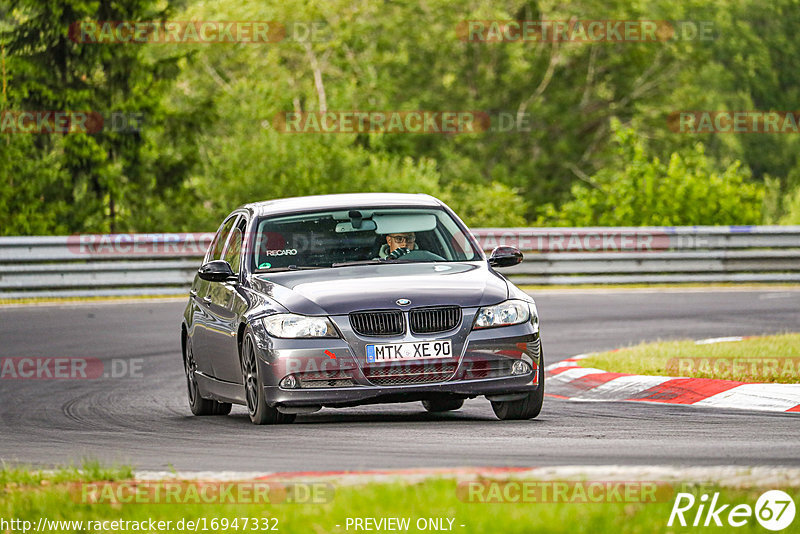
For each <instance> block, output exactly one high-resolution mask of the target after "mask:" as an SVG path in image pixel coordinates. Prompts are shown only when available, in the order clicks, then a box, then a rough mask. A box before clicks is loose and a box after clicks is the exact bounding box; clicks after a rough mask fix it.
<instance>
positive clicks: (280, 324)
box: [263, 313, 339, 338]
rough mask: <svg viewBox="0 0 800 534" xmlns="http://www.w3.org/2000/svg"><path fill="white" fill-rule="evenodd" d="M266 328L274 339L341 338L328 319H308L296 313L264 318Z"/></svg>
mask: <svg viewBox="0 0 800 534" xmlns="http://www.w3.org/2000/svg"><path fill="white" fill-rule="evenodd" d="M263 322H264V328H266V329H267V332H269V335H271V336H273V337H284V338H301V337H339V334H337V333H336V329H335V328H334V327H333V324H332V323H331V321H330V319H328V318H327V317H307V316H305V315H296V314H294V313H278V314H275V315H270V316H268V317H264V319H263Z"/></svg>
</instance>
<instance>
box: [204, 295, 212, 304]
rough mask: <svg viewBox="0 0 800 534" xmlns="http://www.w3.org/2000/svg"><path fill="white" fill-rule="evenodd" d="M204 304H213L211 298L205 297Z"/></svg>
mask: <svg viewBox="0 0 800 534" xmlns="http://www.w3.org/2000/svg"><path fill="white" fill-rule="evenodd" d="M203 302H205V303H206V304H211V297H209V296H208V295H206V296H205V297H203Z"/></svg>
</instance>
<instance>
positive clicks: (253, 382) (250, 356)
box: [241, 327, 296, 425]
mask: <svg viewBox="0 0 800 534" xmlns="http://www.w3.org/2000/svg"><path fill="white" fill-rule="evenodd" d="M241 360H242V378H243V381H244V389H245V400H246V402H247V413H248V415H250V421H252V423H253V424H254V425H274V424H281V423H291V422H292V421H294V418H295V417H296V416H295V414H286V413H281V412H279V411H278V410H276V409H275V408H272V407H271V406H269V405H267V401H266V399H265V396H264V381H263V379H262V377H261V374H260V373H259V371H258V362H257V361H256V353H255V343H254V341H253V334H252V333H251V332H250V328H249V327H248V328H247V330H245V334H244V340H243V341H242V354H241Z"/></svg>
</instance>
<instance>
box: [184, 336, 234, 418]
mask: <svg viewBox="0 0 800 534" xmlns="http://www.w3.org/2000/svg"><path fill="white" fill-rule="evenodd" d="M183 369H184V371H185V373H186V387H187V394H188V397H189V408H191V410H192V413H193V414H194V415H228V414H229V413H231V404H230V403H229V402H217V401H215V400H212V399H204V398H203V397H201V396H200V390H199V388H198V387H197V377H196V376H195V373H196V372H197V362H195V360H194V352H193V351H192V343H191V340H190V338H188V336H187V338H186V349H185V354H184V355H183Z"/></svg>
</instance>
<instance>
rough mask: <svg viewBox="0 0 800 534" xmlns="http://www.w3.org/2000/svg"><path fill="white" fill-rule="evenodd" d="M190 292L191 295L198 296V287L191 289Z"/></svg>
mask: <svg viewBox="0 0 800 534" xmlns="http://www.w3.org/2000/svg"><path fill="white" fill-rule="evenodd" d="M189 294H190V295H191V296H193V297H196V296H197V290H196V289H190V290H189Z"/></svg>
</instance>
